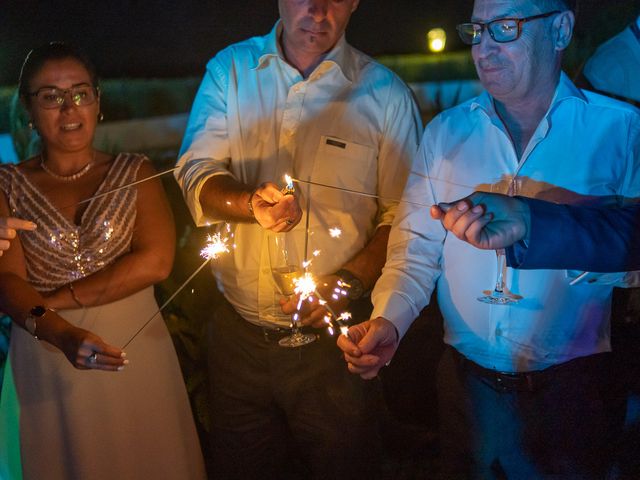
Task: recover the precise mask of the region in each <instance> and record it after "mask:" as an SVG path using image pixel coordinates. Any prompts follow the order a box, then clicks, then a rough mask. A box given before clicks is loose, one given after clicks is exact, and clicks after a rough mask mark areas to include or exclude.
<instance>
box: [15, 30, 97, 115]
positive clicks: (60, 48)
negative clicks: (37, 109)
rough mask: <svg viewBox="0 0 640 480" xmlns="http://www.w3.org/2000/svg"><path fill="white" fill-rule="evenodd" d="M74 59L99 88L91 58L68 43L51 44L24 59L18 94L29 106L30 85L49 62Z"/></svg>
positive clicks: (33, 51) (30, 53) (43, 46)
mask: <svg viewBox="0 0 640 480" xmlns="http://www.w3.org/2000/svg"><path fill="white" fill-rule="evenodd" d="M66 58H72V59H74V60H76V61H78V62H80V63H81V64H82V66H84V68H86V69H87V72H89V76H90V77H91V83H92V85H93V86H94V87H97V86H98V80H99V79H98V74H97V73H96V69H95V67H94V66H93V63H91V60H89V57H87V55H86V54H85V53H84V52H83V51H82V50H80V49H79V48H78V47H76V46H75V45H72V44H70V43H66V42H51V43H47V44H46V45H42V46H40V47H38V48H34V49H33V50H31V51H30V52H29V53H28V54H27V57H26V58H25V59H24V63H23V64H22V68H21V69H20V77H19V78H18V94H19V95H20V96H21V97H22V98H23V100H24V101H26V102H27V104H29V102H30V96H29V93H30V91H29V84H30V83H31V80H32V79H33V77H34V76H36V74H37V73H38V72H39V71H40V69H41V68H42V67H43V66H44V64H45V63H46V62H48V61H49V60H64V59H66Z"/></svg>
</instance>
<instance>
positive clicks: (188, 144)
mask: <svg viewBox="0 0 640 480" xmlns="http://www.w3.org/2000/svg"><path fill="white" fill-rule="evenodd" d="M226 71H228V69H227V70H225V69H224V68H223V65H222V64H221V61H220V59H219V57H218V56H216V57H215V58H213V59H212V60H211V61H209V63H208V64H207V70H206V72H205V75H204V78H203V79H202V83H201V84H200V88H199V89H198V93H197V94H196V98H195V100H194V102H193V106H192V108H191V113H190V115H189V121H188V123H187V128H186V131H185V135H184V140H183V141H182V147H181V148H180V155H179V158H178V163H177V165H176V167H177V169H176V170H175V171H174V176H175V178H176V180H177V181H178V184H179V185H180V188H181V189H182V194H183V195H184V199H185V201H186V203H187V206H188V207H189V211H190V212H191V215H192V216H193V219H194V221H195V223H196V225H198V226H202V225H205V224H207V223H215V222H219V221H222V219H216V218H208V217H205V215H204V213H203V211H202V205H201V204H200V192H201V191H202V187H203V185H204V184H205V182H206V181H207V180H208V179H209V178H211V177H213V176H216V175H231V176H233V174H232V173H231V172H230V170H229V162H230V157H231V154H230V145H229V134H228V129H227V101H226V98H227V90H228V88H227V87H228V83H229V79H228V74H227V73H225V72H226Z"/></svg>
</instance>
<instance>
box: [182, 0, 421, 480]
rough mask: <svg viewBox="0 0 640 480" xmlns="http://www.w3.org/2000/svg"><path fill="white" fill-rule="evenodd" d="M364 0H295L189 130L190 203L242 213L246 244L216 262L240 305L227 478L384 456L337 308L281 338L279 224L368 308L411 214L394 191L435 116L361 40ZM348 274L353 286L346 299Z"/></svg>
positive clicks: (216, 379)
mask: <svg viewBox="0 0 640 480" xmlns="http://www.w3.org/2000/svg"><path fill="white" fill-rule="evenodd" d="M358 3H359V2H358V0H344V1H341V2H338V1H327V0H303V1H300V0H280V1H279V2H278V5H279V10H280V16H281V20H280V21H279V22H278V23H277V24H276V26H275V27H274V28H273V30H272V31H271V33H269V34H268V35H266V36H264V37H255V38H252V39H249V40H247V41H244V42H241V43H238V44H235V45H232V46H230V47H228V48H226V49H224V50H223V51H221V52H219V53H218V54H217V55H216V56H215V57H214V58H213V59H212V60H211V61H210V62H209V64H208V65H207V72H206V74H205V77H204V79H203V81H202V84H201V86H200V89H199V91H198V94H197V97H196V99H195V102H194V105H193V109H192V112H191V116H190V119H189V123H188V126H187V130H186V133H185V138H184V142H183V146H182V149H181V153H180V159H179V162H178V166H179V167H180V169H179V170H178V171H177V173H176V178H177V180H178V182H179V183H180V186H181V187H182V189H183V192H184V196H185V199H186V202H187V204H188V206H189V208H190V210H191V213H192V215H193V217H194V219H195V221H196V223H197V224H198V225H205V224H207V223H209V222H212V223H213V222H224V221H226V222H232V223H231V232H230V233H231V234H233V242H234V244H235V249H233V250H232V251H231V252H230V253H229V254H226V255H223V256H221V257H220V258H219V260H216V262H215V264H214V267H215V274H216V278H217V281H218V286H219V287H220V289H221V290H222V292H223V293H224V296H225V298H226V300H227V301H228V303H227V304H226V305H224V306H223V307H222V308H221V309H220V311H219V312H217V314H216V315H214V321H213V324H212V330H213V332H212V334H211V336H210V340H209V342H210V343H209V346H210V352H211V353H210V360H209V365H210V370H211V381H212V398H211V411H212V423H213V425H212V428H213V435H212V438H213V445H212V450H213V462H212V466H213V468H214V472H215V473H218V474H220V475H221V476H222V477H223V478H229V477H231V478H236V477H243V478H247V477H249V478H254V477H260V478H281V477H282V476H283V472H285V471H286V470H287V469H288V468H289V467H290V466H291V465H296V464H298V463H303V464H305V465H306V466H307V467H308V470H307V472H306V475H307V476H308V475H311V476H313V478H353V477H355V476H358V477H361V476H363V475H364V476H366V473H367V471H368V470H367V469H368V468H369V467H371V466H372V465H374V462H370V463H369V462H367V460H371V459H368V458H367V454H368V452H367V447H366V446H367V445H370V444H371V443H372V442H373V441H374V440H375V432H370V431H369V428H370V424H369V422H368V419H367V418H366V413H367V411H366V409H365V408H363V405H364V397H365V394H364V393H365V392H364V391H363V388H365V387H367V388H370V386H368V385H366V382H362V381H361V379H357V380H358V383H354V382H353V379H354V378H355V377H353V376H352V375H349V374H348V372H346V370H345V369H344V364H343V363H342V360H341V358H340V351H339V350H338V349H337V348H336V346H335V338H334V337H329V336H327V335H326V329H324V328H323V329H322V330H320V329H317V330H314V329H313V328H311V327H320V326H323V325H324V326H326V324H325V323H324V321H323V317H324V313H326V310H325V309H324V308H323V307H322V306H320V305H318V304H317V303H314V304H311V305H310V304H308V303H305V307H304V311H303V312H302V317H303V318H304V320H303V323H304V324H305V325H307V327H306V328H307V329H308V330H311V331H313V332H316V333H318V335H319V338H318V340H317V341H315V342H313V343H311V344H309V345H306V346H303V347H298V348H293V349H288V348H284V347H281V346H279V345H278V340H280V339H281V338H282V337H284V336H285V335H286V334H288V333H289V331H288V327H289V324H290V318H291V317H290V316H289V315H278V314H277V313H276V314H274V309H273V305H274V303H275V304H276V305H277V304H278V299H279V297H281V295H279V294H278V293H277V289H276V287H275V285H274V281H273V278H272V275H271V272H270V266H269V254H268V249H267V245H268V240H267V238H268V237H269V236H271V235H272V233H273V232H281V231H286V232H289V233H288V234H287V235H288V236H290V237H293V238H294V240H295V242H296V250H297V254H298V256H299V257H303V256H304V254H305V253H307V257H309V258H310V257H311V255H310V252H317V251H319V255H318V256H314V257H313V259H312V265H311V267H310V268H311V270H312V271H313V273H314V274H316V275H317V276H318V277H319V278H320V280H319V282H318V284H319V285H320V289H321V290H324V293H325V297H326V298H327V300H329V301H331V302H332V303H333V308H334V310H336V311H338V312H339V311H341V310H344V308H346V307H347V302H348V301H349V300H353V302H352V303H351V304H350V305H348V308H349V310H355V309H356V308H357V303H358V302H357V301H356V300H358V299H359V297H363V298H360V299H359V300H360V302H362V301H364V302H366V303H367V304H369V301H368V300H367V299H366V298H364V296H363V293H364V292H365V291H367V290H370V289H371V287H372V286H373V284H374V283H375V280H376V279H377V278H378V276H379V274H380V271H381V268H382V265H383V264H384V258H385V252H386V245H387V239H388V233H389V229H390V224H391V222H392V220H393V217H394V215H395V212H396V210H397V200H389V199H398V198H400V195H401V194H402V189H403V187H404V183H405V181H406V178H407V175H408V172H409V169H410V163H411V162H412V160H413V157H414V155H415V152H416V150H417V145H418V143H419V135H420V129H421V125H420V117H419V112H418V109H417V106H416V104H415V102H414V100H413V96H412V94H411V92H410V90H409V89H408V88H407V86H406V85H405V84H404V83H403V82H402V81H401V80H400V79H399V78H398V77H397V76H396V75H395V74H393V73H392V72H391V71H389V70H388V69H386V68H384V67H383V66H381V65H380V64H378V63H376V62H375V61H373V60H372V59H371V58H369V57H367V56H366V55H364V54H362V53H361V52H359V51H357V50H356V49H354V48H353V47H351V46H350V45H349V44H348V43H347V42H346V40H345V37H344V31H345V28H346V26H347V23H348V21H349V18H350V16H351V14H352V13H353V11H355V9H356V8H357V6H358ZM285 173H288V174H290V175H291V176H293V177H294V178H297V179H302V180H305V181H307V180H310V181H311V182H314V183H316V184H317V183H320V184H325V185H330V186H334V187H339V188H343V189H350V190H357V191H360V192H367V193H370V194H374V195H378V196H379V197H380V199H379V200H376V199H375V198H371V197H367V196H360V195H353V194H350V193H346V192H344V191H341V190H337V189H335V188H327V187H321V186H317V185H314V186H309V185H307V184H300V183H296V184H295V187H296V197H293V196H291V195H283V194H282V193H281V192H280V188H281V187H282V186H283V180H282V179H283V175H284V174H285ZM298 198H299V203H298ZM307 205H309V208H310V209H309V210H307ZM300 206H303V207H304V208H300ZM307 213H309V215H308V217H307ZM307 225H308V228H307ZM334 227H338V228H339V229H340V230H341V235H340V237H339V238H334V237H332V235H331V232H330V229H332V228H334ZM306 232H308V235H305V233H306ZM339 278H343V279H345V280H346V281H348V283H349V284H350V285H351V289H350V290H349V292H348V296H347V297H342V298H340V299H339V300H337V301H334V300H332V299H331V297H330V295H328V294H326V293H327V292H328V291H331V289H332V288H333V287H335V286H336V282H337V280H338V279H339ZM294 303H295V302H289V303H285V304H284V305H283V307H282V308H283V310H284V311H286V312H287V313H291V312H292V310H293V309H294V308H293V306H292V305H293V304H294ZM278 311H280V309H279V305H278ZM354 313H355V312H354ZM364 318H369V315H368V312H367V313H366V317H364ZM354 448H355V450H354ZM292 458H293V459H292Z"/></svg>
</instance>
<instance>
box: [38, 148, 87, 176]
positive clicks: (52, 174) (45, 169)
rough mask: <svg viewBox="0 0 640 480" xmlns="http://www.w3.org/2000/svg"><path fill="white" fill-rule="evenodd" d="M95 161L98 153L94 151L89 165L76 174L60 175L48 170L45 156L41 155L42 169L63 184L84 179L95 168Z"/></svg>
mask: <svg viewBox="0 0 640 480" xmlns="http://www.w3.org/2000/svg"><path fill="white" fill-rule="evenodd" d="M95 159H96V151H95V150H94V151H93V157H92V158H91V161H90V162H89V163H87V164H86V165H85V166H84V167H82V168H81V169H80V170H78V171H77V172H76V173H73V174H71V175H59V174H57V173H55V172H52V171H51V170H49V168H47V166H46V165H45V163H44V154H43V153H41V154H40V166H41V167H42V170H44V171H45V173H47V174H49V175H50V176H52V177H53V178H56V179H58V180H61V181H63V182H73V181H74V180H77V179H79V178H80V177H83V176H84V175H86V173H87V172H88V171H89V170H91V167H92V166H93V162H94V161H95Z"/></svg>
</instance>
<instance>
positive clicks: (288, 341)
mask: <svg viewBox="0 0 640 480" xmlns="http://www.w3.org/2000/svg"><path fill="white" fill-rule="evenodd" d="M315 341H316V336H315V335H314V334H313V333H302V332H296V333H292V334H291V335H289V336H288V337H284V338H281V339H280V340H279V341H278V345H280V346H281V347H287V348H296V347H302V346H303V345H307V344H309V343H311V342H315Z"/></svg>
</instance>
